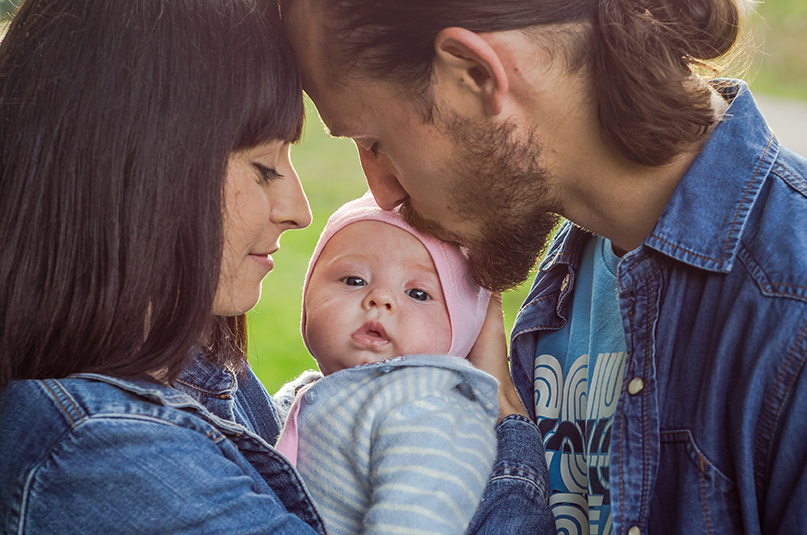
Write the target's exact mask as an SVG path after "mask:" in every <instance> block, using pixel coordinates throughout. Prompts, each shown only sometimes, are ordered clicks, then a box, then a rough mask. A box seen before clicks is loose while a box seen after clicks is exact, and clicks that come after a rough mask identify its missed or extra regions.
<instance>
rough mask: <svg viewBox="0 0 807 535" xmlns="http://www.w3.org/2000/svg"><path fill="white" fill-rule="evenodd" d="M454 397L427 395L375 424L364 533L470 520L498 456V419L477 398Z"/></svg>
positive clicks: (457, 529) (436, 530) (431, 529)
mask: <svg viewBox="0 0 807 535" xmlns="http://www.w3.org/2000/svg"><path fill="white" fill-rule="evenodd" d="M455 397H456V398H457V399H456V400H453V401H452V400H450V399H447V398H444V397H424V398H422V399H420V400H418V401H416V402H412V403H408V404H405V405H403V406H401V407H398V408H396V409H395V410H394V411H391V412H390V413H388V414H387V415H386V416H385V417H384V418H383V419H381V420H380V423H378V424H377V425H376V426H375V428H374V431H373V434H374V436H373V447H372V451H371V458H370V485H371V488H372V494H371V505H370V507H369V508H368V510H367V512H366V513H365V516H364V522H363V525H364V531H363V533H364V534H365V535H374V534H380V533H433V534H442V533H445V534H452V533H453V534H457V533H462V532H463V531H464V530H465V528H466V527H467V525H468V522H469V521H470V519H471V517H472V516H473V514H474V511H475V510H476V507H477V504H478V502H479V499H480V498H481V496H482V493H483V490H484V488H485V485H486V483H487V480H488V477H489V474H490V470H491V467H492V464H493V459H494V456H495V447H496V445H495V436H494V425H495V424H494V418H493V417H492V416H491V415H489V414H487V413H486V412H485V411H484V409H483V408H482V407H480V406H479V405H478V404H477V403H475V402H472V401H470V400H468V399H466V398H464V397H463V396H461V395H460V394H456V396H455ZM421 530H422V531H421Z"/></svg>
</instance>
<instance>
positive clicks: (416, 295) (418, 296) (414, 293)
mask: <svg viewBox="0 0 807 535" xmlns="http://www.w3.org/2000/svg"><path fill="white" fill-rule="evenodd" d="M406 295H408V296H409V297H411V298H412V299H415V300H417V301H428V300H429V299H431V298H432V296H430V295H429V294H427V293H426V292H424V291H423V290H420V289H418V288H412V289H411V290H407V291H406Z"/></svg>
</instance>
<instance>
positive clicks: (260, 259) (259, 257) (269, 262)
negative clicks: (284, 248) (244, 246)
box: [249, 253, 275, 271]
mask: <svg viewBox="0 0 807 535" xmlns="http://www.w3.org/2000/svg"><path fill="white" fill-rule="evenodd" d="M249 257H250V258H251V259H253V260H254V261H255V262H257V263H258V264H260V265H262V266H263V267H265V268H266V270H267V271H272V270H273V269H274V268H275V261H274V259H273V258H272V254H271V253H266V254H250V255H249Z"/></svg>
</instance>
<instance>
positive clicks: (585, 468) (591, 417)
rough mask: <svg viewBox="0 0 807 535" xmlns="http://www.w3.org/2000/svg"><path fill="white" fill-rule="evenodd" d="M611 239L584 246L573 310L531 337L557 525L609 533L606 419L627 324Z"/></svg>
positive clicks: (617, 385)
mask: <svg viewBox="0 0 807 535" xmlns="http://www.w3.org/2000/svg"><path fill="white" fill-rule="evenodd" d="M618 262H619V259H618V258H617V257H616V255H614V254H613V251H612V250H611V244H610V242H608V241H607V240H604V239H603V238H594V239H592V240H591V241H590V242H589V243H588V244H587V246H586V250H585V252H584V254H583V258H582V259H581V263H580V266H579V269H578V272H577V274H576V277H575V281H574V288H573V292H574V293H573V302H572V308H571V314H570V315H569V319H568V321H567V322H566V324H565V325H564V326H563V327H562V328H561V329H560V330H557V331H554V332H546V333H543V334H541V335H540V336H539V337H538V340H537V350H536V354H535V371H534V396H535V399H534V401H535V414H536V420H537V422H538V426H539V427H540V429H541V431H542V433H543V436H544V447H545V450H546V460H547V465H548V467H549V482H550V491H551V494H550V506H551V508H552V512H553V513H554V515H555V522H556V525H557V529H558V533H562V534H569V535H578V534H580V535H588V534H591V535H610V534H612V533H613V526H612V523H611V486H610V451H611V448H610V446H611V425H612V422H613V417H614V413H615V411H616V406H617V401H618V399H619V395H620V391H621V387H622V379H623V375H624V368H625V358H626V353H625V351H626V349H625V348H626V345H625V332H624V328H623V326H622V318H621V313H620V310H619V302H618V295H617V291H616V268H617V264H618Z"/></svg>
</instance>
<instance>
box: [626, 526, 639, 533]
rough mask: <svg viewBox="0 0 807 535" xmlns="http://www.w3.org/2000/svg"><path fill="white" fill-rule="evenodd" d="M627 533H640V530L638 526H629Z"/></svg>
mask: <svg viewBox="0 0 807 535" xmlns="http://www.w3.org/2000/svg"><path fill="white" fill-rule="evenodd" d="M628 535H642V530H640V529H639V526H631V528H630V529H629V530H628Z"/></svg>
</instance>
